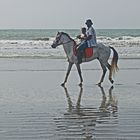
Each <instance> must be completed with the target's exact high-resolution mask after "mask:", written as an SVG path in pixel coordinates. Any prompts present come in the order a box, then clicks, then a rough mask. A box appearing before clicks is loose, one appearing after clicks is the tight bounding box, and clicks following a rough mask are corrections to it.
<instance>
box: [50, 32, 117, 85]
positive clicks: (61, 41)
mask: <svg viewBox="0 0 140 140" xmlns="http://www.w3.org/2000/svg"><path fill="white" fill-rule="evenodd" d="M59 45H63V48H64V51H65V53H66V55H67V58H68V62H69V66H68V70H67V73H66V77H65V80H64V82H63V83H62V84H61V85H62V86H65V83H66V82H67V79H68V76H69V73H70V71H71V68H72V66H73V64H75V65H76V67H77V70H78V73H79V76H80V84H79V85H80V86H82V83H83V78H82V74H81V68H80V64H78V60H77V56H76V54H75V51H74V49H75V46H76V42H75V41H74V40H73V39H72V38H71V37H70V36H69V35H68V34H67V33H64V32H58V33H57V35H56V37H55V40H54V42H53V44H52V48H56V47H57V46H59ZM111 49H112V50H113V58H112V61H111V65H110V64H109V63H108V59H109V57H110V54H111ZM94 59H98V60H99V62H100V64H101V67H102V70H103V74H102V76H101V79H100V81H99V83H98V85H101V83H102V82H103V80H104V77H105V74H106V71H107V68H108V69H109V80H110V82H111V83H112V84H113V82H114V81H113V80H112V73H115V72H116V71H117V70H118V66H117V62H118V53H117V52H116V50H115V49H114V48H113V47H110V46H109V47H108V46H105V45H103V44H102V43H100V44H97V47H96V48H94V49H93V55H92V57H90V58H83V59H82V62H88V61H91V60H94Z"/></svg>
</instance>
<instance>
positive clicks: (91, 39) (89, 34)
mask: <svg viewBox="0 0 140 140" xmlns="http://www.w3.org/2000/svg"><path fill="white" fill-rule="evenodd" d="M85 24H86V25H87V31H86V37H85V39H84V42H82V43H80V45H79V46H78V49H77V50H78V53H77V58H78V63H79V64H80V63H81V62H82V56H83V52H84V49H85V48H87V47H92V48H93V47H96V46H97V42H96V32H95V30H94V28H93V27H92V25H93V23H92V21H91V19H88V20H86V23H85Z"/></svg>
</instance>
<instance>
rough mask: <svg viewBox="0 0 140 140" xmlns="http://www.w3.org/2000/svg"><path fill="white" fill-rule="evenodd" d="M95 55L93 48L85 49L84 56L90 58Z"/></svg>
mask: <svg viewBox="0 0 140 140" xmlns="http://www.w3.org/2000/svg"><path fill="white" fill-rule="evenodd" d="M92 55H93V48H86V49H85V50H84V56H83V57H84V58H90V57H92Z"/></svg>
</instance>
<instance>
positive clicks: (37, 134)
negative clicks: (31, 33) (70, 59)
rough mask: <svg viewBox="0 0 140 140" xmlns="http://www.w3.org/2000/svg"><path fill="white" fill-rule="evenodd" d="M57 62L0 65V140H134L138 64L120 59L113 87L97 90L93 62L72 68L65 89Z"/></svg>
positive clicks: (61, 63)
mask: <svg viewBox="0 0 140 140" xmlns="http://www.w3.org/2000/svg"><path fill="white" fill-rule="evenodd" d="M66 67H67V63H66V60H63V59H58V60H57V59H20V58H18V59H14V58H13V59H8V58H7V59H4V58H1V59H0V139H1V140H20V139H25V140H35V139H36V140H59V139H60V140H62V139H64V140H66V139H72V140H73V139H75V140H78V139H86V140H89V139H96V140H115V139H117V140H119V139H121V140H123V139H125V140H127V139H128V140H139V139H140V101H139V99H140V76H139V74H140V60H139V59H120V60H119V67H120V71H119V72H118V73H117V74H116V76H115V83H114V85H113V87H112V85H111V84H110V83H109V81H108V73H107V75H106V78H105V82H104V83H103V85H102V88H100V87H98V86H97V85H96V83H97V82H98V80H99V78H100V74H101V69H100V65H99V63H98V62H97V61H96V60H95V61H93V62H89V63H87V64H83V65H82V69H83V72H82V73H83V78H84V85H83V88H80V87H79V86H78V83H79V77H78V75H77V71H76V69H75V68H73V70H72V72H71V75H70V78H69V80H68V83H67V85H66V88H63V87H61V86H60V84H61V82H63V79H64V75H65V73H66V71H65V70H66Z"/></svg>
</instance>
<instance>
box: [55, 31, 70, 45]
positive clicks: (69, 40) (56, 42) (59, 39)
mask: <svg viewBox="0 0 140 140" xmlns="http://www.w3.org/2000/svg"><path fill="white" fill-rule="evenodd" d="M62 34H63V33H60V36H59V37H57V38H58V39H57V40H56V43H57V42H59V41H60V39H61V36H62ZM71 41H72V40H71V39H70V40H69V41H67V42H60V43H59V44H58V43H57V45H58V46H59V45H62V44H63V45H64V44H67V43H70V42H71Z"/></svg>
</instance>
